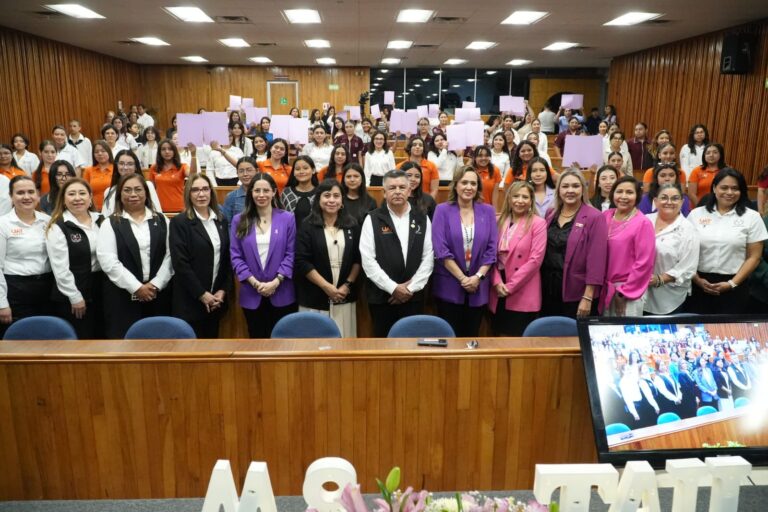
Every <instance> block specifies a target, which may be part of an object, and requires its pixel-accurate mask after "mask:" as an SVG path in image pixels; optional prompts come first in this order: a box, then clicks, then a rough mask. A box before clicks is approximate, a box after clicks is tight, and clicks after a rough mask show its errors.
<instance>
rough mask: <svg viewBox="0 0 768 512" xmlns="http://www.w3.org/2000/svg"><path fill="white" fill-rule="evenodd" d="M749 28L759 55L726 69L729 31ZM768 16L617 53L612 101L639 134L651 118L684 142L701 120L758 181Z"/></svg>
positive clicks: (764, 153)
mask: <svg viewBox="0 0 768 512" xmlns="http://www.w3.org/2000/svg"><path fill="white" fill-rule="evenodd" d="M734 30H741V31H745V32H750V33H752V34H755V40H756V45H755V48H754V53H753V55H754V63H753V67H752V70H751V71H750V73H748V74H745V75H723V74H721V73H720V55H721V49H722V38H723V36H724V34H725V33H727V32H731V31H734ZM766 69H768V21H762V22H757V23H752V24H749V25H744V26H741V27H734V28H732V29H727V30H723V31H719V32H713V33H710V34H705V35H702V36H698V37H695V38H691V39H687V40H684V41H679V42H675V43H670V44H668V45H664V46H659V47H656V48H651V49H649V50H644V51H641V52H637V53H633V54H629V55H624V56H621V57H617V58H615V59H613V61H612V63H611V68H610V82H609V89H608V92H609V94H608V103H613V104H615V105H616V107H617V110H618V116H619V121H620V123H621V124H622V127H624V129H625V131H628V132H629V133H630V134H631V129H632V127H633V126H634V124H635V123H637V122H639V121H644V122H646V123H647V124H648V126H649V128H650V132H651V134H653V133H655V132H656V131H658V130H659V129H661V128H666V129H668V130H670V131H671V133H672V136H673V140H674V142H675V143H676V144H677V145H678V149H680V147H682V145H683V144H685V143H686V142H687V138H688V131H689V130H690V127H691V126H692V125H694V124H696V123H699V122H702V123H704V124H706V125H707V127H708V128H709V131H710V135H711V138H712V140H713V141H715V142H719V143H721V144H723V146H724V147H725V152H726V162H727V163H728V164H729V165H731V166H733V167H735V168H736V169H739V170H740V171H742V172H743V173H744V175H745V176H746V178H747V182H748V183H751V184H753V183H755V182H756V179H757V176H758V174H759V172H760V171H761V170H762V168H763V167H765V166H766V165H767V164H768V124H766V123H765V119H766V116H767V115H768V94H767V93H766V89H765V77H766V75H765V71H766Z"/></svg>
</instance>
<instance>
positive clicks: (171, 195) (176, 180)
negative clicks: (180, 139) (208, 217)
mask: <svg viewBox="0 0 768 512" xmlns="http://www.w3.org/2000/svg"><path fill="white" fill-rule="evenodd" d="M188 175H189V167H187V164H182V163H181V156H180V155H179V150H178V149H177V148H176V145H175V144H174V143H173V142H172V141H171V140H169V139H165V140H163V141H162V142H161V143H160V146H159V147H158V149H157V162H156V163H155V165H153V166H152V167H150V169H149V181H151V182H152V183H154V184H155V188H156V189H157V195H158V197H159V198H160V205H161V206H162V207H163V211H164V212H174V213H175V212H180V211H182V210H183V209H184V181H185V180H186V179H187V176H188Z"/></svg>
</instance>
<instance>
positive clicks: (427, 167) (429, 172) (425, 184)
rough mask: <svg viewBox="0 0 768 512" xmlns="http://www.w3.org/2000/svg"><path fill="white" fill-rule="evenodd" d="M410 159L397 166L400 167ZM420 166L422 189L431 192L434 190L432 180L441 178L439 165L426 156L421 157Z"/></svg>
mask: <svg viewBox="0 0 768 512" xmlns="http://www.w3.org/2000/svg"><path fill="white" fill-rule="evenodd" d="M408 161H409V160H404V161H402V162H400V163H399V164H397V167H396V168H397V169H400V168H401V167H402V166H403V165H405V162H408ZM419 166H421V190H423V191H424V192H426V193H427V194H429V193H430V192H431V191H432V180H439V179H440V172H439V171H438V170H437V166H436V165H435V164H433V163H432V162H430V161H429V160H427V159H426V158H422V159H421V162H419Z"/></svg>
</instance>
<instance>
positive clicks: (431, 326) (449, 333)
mask: <svg viewBox="0 0 768 512" xmlns="http://www.w3.org/2000/svg"><path fill="white" fill-rule="evenodd" d="M437 337H443V338H455V337H456V333H455V332H453V327H451V324H449V323H448V322H446V321H445V320H443V319H442V318H440V317H437V316H432V315H413V316H407V317H405V318H401V319H400V320H398V321H397V322H395V325H393V326H392V328H391V329H389V334H387V338H437Z"/></svg>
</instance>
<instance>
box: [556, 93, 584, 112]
mask: <svg viewBox="0 0 768 512" xmlns="http://www.w3.org/2000/svg"><path fill="white" fill-rule="evenodd" d="M560 106H561V107H563V108H570V109H571V110H577V109H581V108H584V95H583V94H563V96H562V99H561V100H560Z"/></svg>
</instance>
